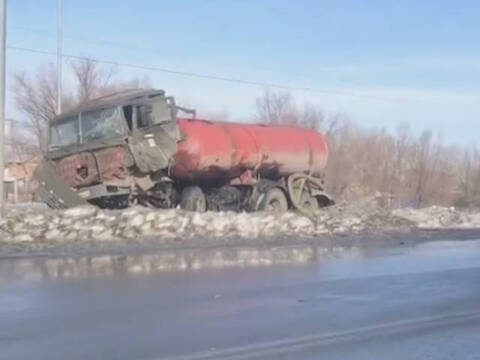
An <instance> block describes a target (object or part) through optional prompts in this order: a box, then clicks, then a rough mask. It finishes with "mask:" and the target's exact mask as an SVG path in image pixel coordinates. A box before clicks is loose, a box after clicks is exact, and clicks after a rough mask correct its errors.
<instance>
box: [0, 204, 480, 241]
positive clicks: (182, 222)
mask: <svg viewBox="0 0 480 360" xmlns="http://www.w3.org/2000/svg"><path fill="white" fill-rule="evenodd" d="M425 228H428V229H445V228H480V213H466V212H460V211H457V210H455V209H453V208H441V207H431V208H425V209H396V210H387V209H383V208H381V207H378V206H376V205H375V202H373V201H363V202H361V201H360V202H357V203H354V204H349V205H336V206H333V207H330V208H325V209H322V210H320V211H318V213H317V214H316V216H315V218H314V219H313V220H312V219H309V218H306V217H303V216H301V215H299V214H296V213H294V212H287V213H284V214H271V213H261V212H260V213H232V212H207V213H192V212H186V211H182V210H177V209H170V210H155V209H147V208H142V207H135V208H130V209H126V210H118V211H106V210H100V209H97V208H95V207H93V206H86V207H78V208H72V209H68V210H64V211H53V210H48V209H47V208H45V207H43V206H42V205H40V204H37V205H35V206H33V205H32V206H17V207H11V208H10V209H9V212H8V216H7V217H6V218H5V219H3V220H0V235H1V236H0V242H4V243H28V242H37V243H41V242H62V243H65V242H69V241H81V240H89V241H90V240H95V241H98V242H103V241H105V242H108V241H115V240H138V239H140V238H148V237H156V238H157V239H158V241H159V242H168V241H171V240H174V241H178V240H185V239H191V238H222V239H229V238H236V239H238V238H243V239H255V238H266V237H284V236H310V237H311V236H322V235H323V236H325V235H329V234H352V233H362V232H378V231H382V232H386V231H411V230H414V229H425Z"/></svg>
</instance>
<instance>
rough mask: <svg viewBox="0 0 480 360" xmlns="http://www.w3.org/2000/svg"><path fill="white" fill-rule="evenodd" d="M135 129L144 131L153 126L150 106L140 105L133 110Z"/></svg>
mask: <svg viewBox="0 0 480 360" xmlns="http://www.w3.org/2000/svg"><path fill="white" fill-rule="evenodd" d="M135 110H136V111H135V112H136V120H137V128H138V129H146V128H149V127H151V126H152V125H153V113H152V106H151V105H140V106H137V107H136V108H135Z"/></svg>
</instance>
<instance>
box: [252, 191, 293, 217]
mask: <svg viewBox="0 0 480 360" xmlns="http://www.w3.org/2000/svg"><path fill="white" fill-rule="evenodd" d="M272 206H274V207H275V208H272ZM259 210H261V211H272V212H277V213H284V212H286V211H287V210H288V201H287V197H286V196H285V193H284V192H283V191H282V190H280V189H279V188H271V189H270V190H268V191H267V192H266V193H265V195H264V197H263V199H262V202H261V203H260V206H259Z"/></svg>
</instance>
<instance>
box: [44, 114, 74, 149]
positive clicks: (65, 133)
mask: <svg viewBox="0 0 480 360" xmlns="http://www.w3.org/2000/svg"><path fill="white" fill-rule="evenodd" d="M79 142H80V132H79V127H78V116H74V117H70V118H67V119H65V120H63V121H62V122H60V123H57V124H55V125H53V126H52V127H51V128H50V145H51V146H68V145H74V144H78V143H79Z"/></svg>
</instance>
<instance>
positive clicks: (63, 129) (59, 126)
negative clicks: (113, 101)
mask: <svg viewBox="0 0 480 360" xmlns="http://www.w3.org/2000/svg"><path fill="white" fill-rule="evenodd" d="M125 134H126V125H125V122H124V121H123V118H122V116H121V113H120V110H119V108H109V109H100V110H92V111H87V112H84V113H80V114H78V115H75V116H72V117H69V118H67V119H65V120H62V121H60V122H58V123H56V124H53V125H52V126H51V128H50V147H51V148H54V147H64V146H69V145H78V144H84V143H87V142H90V141H94V140H104V139H112V138H115V137H120V136H123V135H125Z"/></svg>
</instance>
